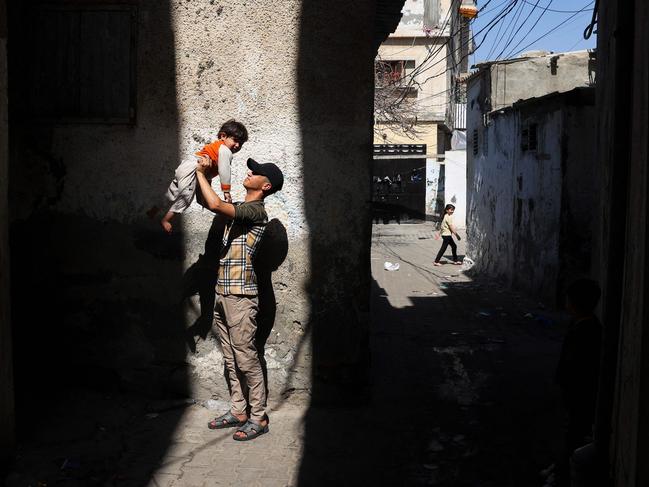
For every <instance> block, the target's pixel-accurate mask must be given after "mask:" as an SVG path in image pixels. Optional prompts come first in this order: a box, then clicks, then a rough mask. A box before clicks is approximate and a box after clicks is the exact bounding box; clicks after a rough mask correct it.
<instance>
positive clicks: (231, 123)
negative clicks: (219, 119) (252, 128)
mask: <svg viewBox="0 0 649 487" xmlns="http://www.w3.org/2000/svg"><path fill="white" fill-rule="evenodd" d="M221 134H225V135H226V136H228V137H232V138H233V139H235V140H236V141H237V142H239V143H240V144H243V143H244V142H245V141H247V140H248V130H247V129H246V127H245V126H244V125H243V124H242V123H241V122H237V121H236V120H235V119H234V118H231V119H230V120H228V121H227V122H225V123H224V124H223V125H221V128H220V129H219V135H221Z"/></svg>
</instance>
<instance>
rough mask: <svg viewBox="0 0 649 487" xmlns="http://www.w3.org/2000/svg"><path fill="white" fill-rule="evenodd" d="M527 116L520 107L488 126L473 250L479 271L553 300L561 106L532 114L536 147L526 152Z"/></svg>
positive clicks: (472, 224)
mask: <svg viewBox="0 0 649 487" xmlns="http://www.w3.org/2000/svg"><path fill="white" fill-rule="evenodd" d="M526 116H527V117H530V114H529V113H527V114H525V113H521V112H520V111H519V110H516V109H514V110H511V111H508V112H507V113H506V114H503V115H498V116H495V117H494V118H493V119H492V122H491V123H490V125H489V127H488V128H485V134H487V135H486V137H487V140H488V142H487V146H488V151H487V152H484V151H483V152H482V153H481V154H480V156H479V157H478V158H476V159H475V160H474V164H475V166H474V173H473V180H472V181H469V187H470V189H469V200H470V211H469V218H468V235H467V242H468V243H469V248H468V249H467V255H468V256H469V257H470V258H471V259H472V260H473V261H474V262H475V271H477V272H484V273H485V274H487V275H491V276H495V277H497V278H501V279H503V280H504V281H505V282H507V283H508V284H511V285H517V286H520V287H521V288H522V289H526V290H527V291H529V292H533V293H540V295H544V296H545V297H549V296H552V295H553V293H554V285H555V283H556V279H557V275H558V272H559V262H558V249H559V238H560V212H561V130H562V123H561V111H560V110H558V109H555V110H552V111H548V112H547V113H540V114H536V115H535V116H532V120H533V121H534V122H536V123H537V124H538V140H539V142H538V144H539V146H538V150H537V151H525V152H524V151H522V150H521V149H520V145H521V144H520V132H521V122H522V120H524V119H525V118H526ZM485 147H486V146H485Z"/></svg>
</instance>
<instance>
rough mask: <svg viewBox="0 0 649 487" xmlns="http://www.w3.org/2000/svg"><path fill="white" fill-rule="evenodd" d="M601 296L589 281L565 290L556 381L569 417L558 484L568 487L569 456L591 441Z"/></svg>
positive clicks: (574, 283)
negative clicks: (564, 321) (564, 317)
mask: <svg viewBox="0 0 649 487" xmlns="http://www.w3.org/2000/svg"><path fill="white" fill-rule="evenodd" d="M600 295H601V291H600V288H599V285H598V284H597V282H595V281H593V280H591V279H578V280H576V281H574V282H573V283H572V284H570V286H568V288H567V289H566V310H567V311H568V313H569V314H570V317H571V321H570V325H569V327H568V331H567V332H566V336H565V338H564V341H563V346H562V347H561V356H560V358H559V366H558V367H557V374H556V381H557V383H558V384H559V387H560V389H561V395H562V397H563V402H564V407H565V409H566V412H567V414H568V430H567V432H566V456H565V457H564V461H563V465H560V470H559V472H558V473H559V479H558V480H559V481H560V483H559V485H569V482H568V479H567V477H568V474H567V472H568V471H569V468H568V467H569V459H570V456H571V455H572V453H573V452H574V451H575V450H576V449H577V448H579V447H581V446H584V445H585V444H587V443H589V442H590V441H591V436H592V430H593V423H594V421H595V405H596V402H597V387H598V381H599V363H600V353H601V342H602V325H601V323H600V322H599V320H598V319H597V317H596V316H595V314H594V310H595V307H596V306H597V303H598V302H599V298H600ZM561 482H563V483H561Z"/></svg>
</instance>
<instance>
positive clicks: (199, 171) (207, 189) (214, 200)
mask: <svg viewBox="0 0 649 487" xmlns="http://www.w3.org/2000/svg"><path fill="white" fill-rule="evenodd" d="M210 165H211V163H210V162H209V159H207V162H206V161H205V158H202V159H201V160H200V161H199V162H198V166H197V167H196V179H197V180H198V187H199V190H200V192H201V194H202V195H203V200H204V201H205V207H206V208H207V209H208V210H211V211H214V212H216V213H220V214H221V215H225V216H227V217H229V218H234V205H233V204H232V203H227V202H225V201H223V200H222V199H221V198H219V196H218V195H217V194H216V193H215V192H214V190H213V189H212V185H211V184H210V182H209V181H208V180H207V177H206V176H205V171H208V170H209V168H210Z"/></svg>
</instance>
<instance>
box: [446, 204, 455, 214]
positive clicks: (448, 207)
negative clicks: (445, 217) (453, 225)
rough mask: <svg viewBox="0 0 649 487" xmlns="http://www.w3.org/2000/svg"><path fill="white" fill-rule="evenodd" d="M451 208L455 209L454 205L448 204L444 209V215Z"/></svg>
mask: <svg viewBox="0 0 649 487" xmlns="http://www.w3.org/2000/svg"><path fill="white" fill-rule="evenodd" d="M451 208H453V209H455V205H452V204H450V203H449V204H448V205H446V206H445V207H444V213H446V212H447V211H448V210H450V209H451Z"/></svg>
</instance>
